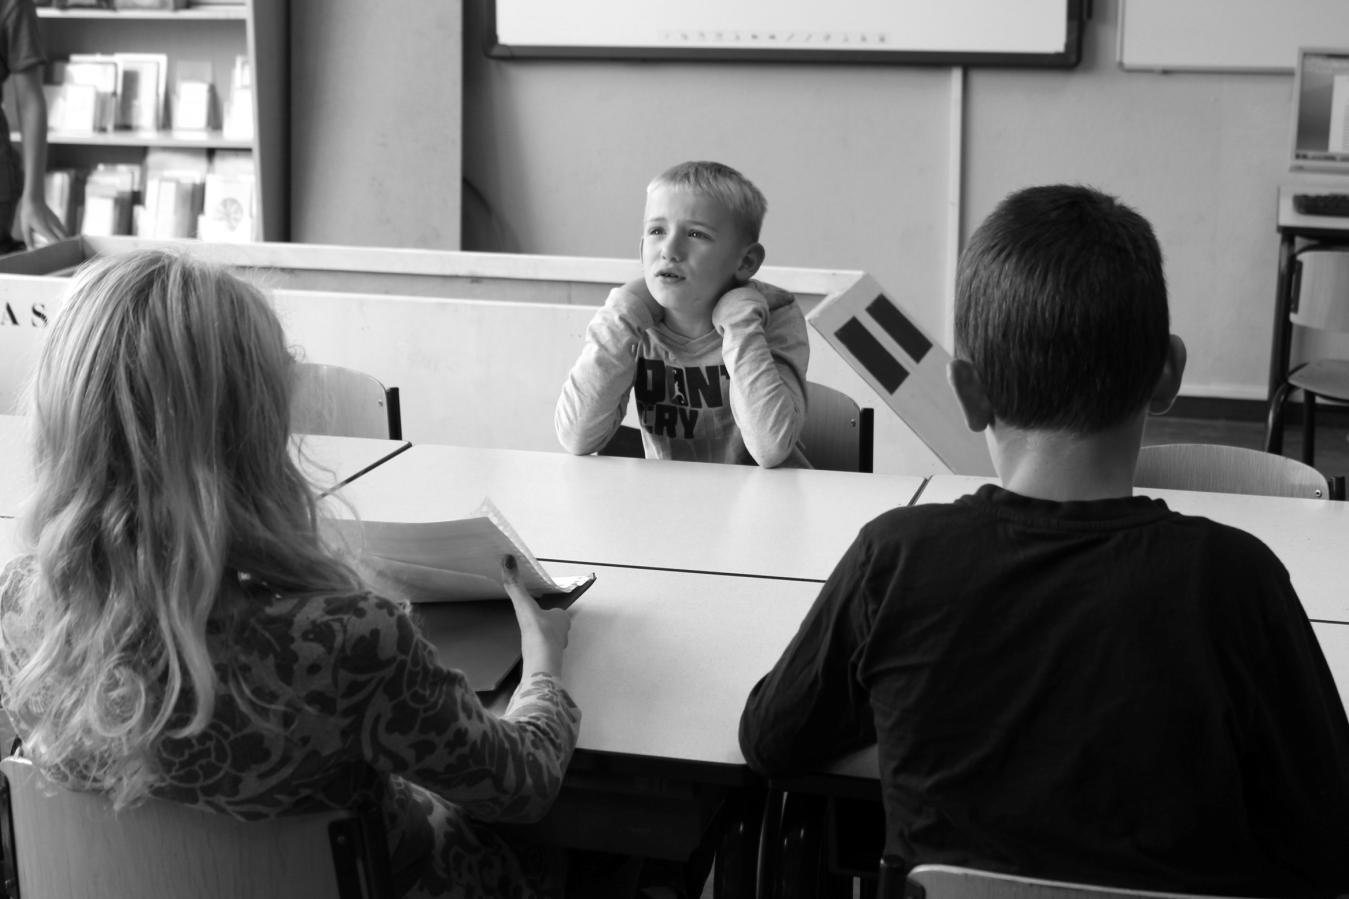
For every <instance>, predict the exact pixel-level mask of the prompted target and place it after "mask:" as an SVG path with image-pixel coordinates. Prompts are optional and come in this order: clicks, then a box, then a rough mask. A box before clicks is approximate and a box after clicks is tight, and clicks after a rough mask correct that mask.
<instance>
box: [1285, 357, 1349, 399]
mask: <svg viewBox="0 0 1349 899" xmlns="http://www.w3.org/2000/svg"><path fill="white" fill-rule="evenodd" d="M1288 383H1289V384H1292V385H1293V386H1294V387H1296V388H1298V389H1299V390H1305V391H1307V392H1309V393H1314V394H1316V395H1317V396H1318V397H1325V398H1327V399H1332V400H1342V401H1344V402H1349V359H1316V360H1313V361H1311V362H1308V363H1307V364H1306V365H1303V366H1301V367H1300V368H1296V369H1294V370H1293V371H1292V372H1290V373H1289V375H1288Z"/></svg>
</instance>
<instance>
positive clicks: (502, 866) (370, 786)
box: [0, 560, 581, 897]
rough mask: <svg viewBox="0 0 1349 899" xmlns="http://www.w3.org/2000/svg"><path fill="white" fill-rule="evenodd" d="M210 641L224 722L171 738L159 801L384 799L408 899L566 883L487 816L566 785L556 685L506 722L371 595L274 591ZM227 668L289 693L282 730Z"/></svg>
mask: <svg viewBox="0 0 1349 899" xmlns="http://www.w3.org/2000/svg"><path fill="white" fill-rule="evenodd" d="M30 564H31V561H30V560H19V561H18V562H17V563H16V564H14V565H11V566H9V568H8V569H7V571H6V572H5V573H4V574H0V628H5V632H6V634H7V636H11V637H12V635H13V629H12V628H9V627H7V626H6V625H8V624H10V622H9V621H8V620H7V619H8V618H9V612H10V608H11V604H12V591H13V590H14V589H15V588H16V586H17V583H18V581H19V580H20V578H18V577H15V575H18V574H19V572H20V570H21V569H24V568H26V567H27V566H28V565H30ZM208 642H209V645H210V649H211V655H212V658H214V659H216V660H217V662H216V669H217V673H218V674H219V675H220V677H221V679H222V686H221V688H220V689H219V690H218V692H217V696H216V706H215V714H214V716H213V719H212V721H211V723H210V725H208V727H207V728H206V730H205V731H203V732H202V733H200V734H197V735H195V736H192V737H189V738H184V739H170V738H165V739H164V740H163V742H162V743H161V746H160V761H161V766H162V774H163V777H164V781H163V783H162V784H161V785H159V786H158V787H156V788H155V790H154V794H155V795H156V796H157V797H160V798H164V799H170V800H173V801H175V802H181V803H184V804H186V805H192V806H197V807H200V808H205V809H210V810H213V811H217V812H223V813H225V814H228V815H231V816H234V817H237V818H244V819H253V818H265V817H272V816H275V815H279V814H284V813H287V812H304V811H312V810H317V809H321V808H346V807H352V806H354V805H358V804H360V803H362V802H365V801H373V802H376V803H378V805H379V807H380V808H381V809H382V811H383V817H384V824H385V827H386V828H387V832H388V838H389V850H390V856H391V862H392V868H393V873H394V880H395V886H396V887H397V888H398V891H399V893H400V895H405V896H452V897H479V896H481V897H507V896H509V897H529V896H535V895H539V894H541V893H549V892H552V891H553V890H554V889H555V886H556V885H555V884H551V883H549V882H548V881H549V880H550V879H551V875H550V874H549V872H548V871H547V870H546V869H547V867H548V865H547V864H546V862H545V861H544V860H543V859H541V858H539V857H538V853H533V854H531V853H529V852H518V851H516V850H515V849H514V848H513V847H512V846H510V845H509V844H508V843H507V841H506V839H505V838H504V837H503V836H502V835H500V834H498V833H496V832H495V831H494V830H493V829H492V828H491V827H488V826H484V824H483V823H482V822H528V821H533V820H537V819H538V818H540V817H541V816H542V815H543V814H544V813H545V812H546V811H547V810H548V808H549V806H550V805H551V804H552V801H553V799H554V797H555V796H556V795H557V792H558V789H559V788H560V787H561V784H562V777H563V774H564V773H565V771H566V768H567V764H568V762H569V761H570V759H571V754H572V750H573V749H574V748H575V745H576V735H577V729H578V727H579V724H580V718H581V715H580V712H579V710H578V709H577V707H576V705H575V703H573V702H572V700H571V697H569V696H568V695H567V693H566V691H565V690H564V689H563V688H562V686H561V685H560V684H559V683H558V682H557V681H556V680H554V679H553V678H552V677H551V676H549V675H544V674H535V675H534V676H532V677H531V678H529V679H528V680H526V681H523V682H522V683H521V684H520V686H519V688H518V689H517V690H516V691H515V695H514V696H513V697H512V698H511V701H510V704H509V706H508V707H507V709H506V711H505V713H504V714H503V715H501V716H500V717H498V716H496V715H494V714H493V713H491V712H489V711H487V710H486V709H484V708H483V706H482V704H481V703H480V702H479V701H478V698H477V696H476V695H475V694H474V693H473V691H472V690H471V689H470V688H469V686H468V683H467V681H466V680H465V678H464V676H463V675H462V674H461V673H459V672H458V671H454V670H452V669H448V668H445V667H443V666H442V665H441V664H440V662H439V660H438V658H437V655H436V649H435V648H434V647H433V646H432V645H431V644H430V643H428V642H427V641H426V639H425V638H424V637H422V636H421V634H420V633H419V632H418V629H417V626H416V625H415V623H414V622H413V620H412V619H411V618H410V617H409V615H408V614H407V613H406V612H405V611H403V610H402V609H401V608H400V607H399V606H397V605H396V604H394V603H392V602H389V601H388V600H384V599H380V598H378V597H373V596H369V595H358V596H337V597H325V598H319V599H312V598H306V599H287V598H282V597H273V598H272V600H271V601H270V604H268V605H266V606H264V607H263V608H261V609H260V610H259V612H258V613H257V614H255V615H251V616H250V617H249V618H248V620H247V621H245V622H243V623H242V624H241V625H239V626H237V628H236V633H235V634H234V635H232V636H231V635H228V634H226V633H225V630H224V628H223V627H220V626H219V625H218V624H215V623H213V624H212V626H210V627H209V628H208ZM8 643H9V641H8V640H7V641H6V644H8ZM9 648H10V649H11V650H13V649H15V647H9ZM20 651H21V650H20ZM224 659H229V660H230V662H229V664H222V662H221V661H220V660H224ZM231 672H232V674H233V676H234V677H235V678H237V679H239V680H240V681H242V683H243V684H245V685H246V686H247V687H248V689H249V690H250V691H251V692H252V694H253V697H254V699H255V700H257V701H259V702H260V703H262V704H265V705H272V706H273V707H276V706H283V707H285V704H286V703H287V700H289V703H288V705H289V706H290V707H289V708H285V710H284V711H282V712H281V713H280V716H279V718H280V721H281V725H282V726H281V727H279V728H278V727H269V726H267V725H264V724H259V723H258V722H257V721H256V720H255V719H254V718H252V717H250V716H248V715H246V714H245V713H244V712H243V711H242V710H241V709H240V707H239V705H238V703H236V701H235V700H234V698H233V697H232V696H231V694H230V692H229V691H228V689H227V688H226V687H225V686H224V684H223V681H224V680H225V679H226V678H227V677H229V676H230V675H231ZM283 685H285V686H283ZM295 700H298V703H297V702H296V701H295ZM14 723H15V728H16V730H17V731H18V733H19V735H20V736H22V735H23V734H24V732H25V727H24V723H23V721H22V720H18V721H15V722H14Z"/></svg>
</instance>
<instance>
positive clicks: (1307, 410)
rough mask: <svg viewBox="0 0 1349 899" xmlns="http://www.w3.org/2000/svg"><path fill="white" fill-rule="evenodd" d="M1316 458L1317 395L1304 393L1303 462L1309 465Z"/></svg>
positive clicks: (1308, 392)
mask: <svg viewBox="0 0 1349 899" xmlns="http://www.w3.org/2000/svg"><path fill="white" fill-rule="evenodd" d="M1315 456H1316V394H1314V393H1312V392H1311V391H1308V390H1304V391H1302V461H1303V462H1306V463H1307V464H1308V465H1311V464H1312V459H1313V458H1315Z"/></svg>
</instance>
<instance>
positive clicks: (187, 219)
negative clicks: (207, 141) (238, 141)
mask: <svg viewBox="0 0 1349 899" xmlns="http://www.w3.org/2000/svg"><path fill="white" fill-rule="evenodd" d="M209 170H210V162H209V159H208V157H207V153H206V151H205V150H197V149H170V148H165V147H151V148H150V149H149V150H147V151H146V153H145V203H144V206H143V208H142V209H141V210H140V212H139V214H138V216H137V221H136V230H135V233H136V235H137V236H138V237H150V238H157V239H159V238H172V237H196V236H197V218H198V216H200V215H201V209H202V200H203V193H204V185H205V181H206V175H207V172H208V171H209Z"/></svg>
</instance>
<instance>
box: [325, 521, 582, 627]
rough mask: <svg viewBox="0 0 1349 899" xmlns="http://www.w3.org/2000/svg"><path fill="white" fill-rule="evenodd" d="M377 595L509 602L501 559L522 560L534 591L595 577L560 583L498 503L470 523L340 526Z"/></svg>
mask: <svg viewBox="0 0 1349 899" xmlns="http://www.w3.org/2000/svg"><path fill="white" fill-rule="evenodd" d="M330 525H331V526H332V527H333V528H335V529H336V531H337V533H338V534H339V535H340V536H341V538H342V540H343V541H344V542H345V543H346V545H347V546H348V547H349V548H350V550H351V551H352V553H353V554H355V555H356V556H357V557H358V558H359V560H360V563H359V564H360V567H361V574H362V575H363V576H364V577H365V578H366V579H367V581H368V582H369V584H370V586H371V588H372V589H374V590H375V591H376V592H380V593H386V594H388V595H392V596H401V597H406V598H407V599H409V600H411V601H412V602H468V601H472V600H482V599H505V598H506V588H505V587H503V586H502V584H501V560H502V558H503V557H504V556H507V555H512V556H514V557H515V561H516V564H517V565H518V566H519V570H520V583H521V585H522V586H523V587H524V588H525V590H527V591H528V592H529V593H531V594H533V595H535V596H541V595H543V594H547V593H568V592H570V591H571V590H574V589H575V588H577V587H579V586H580V585H582V584H584V583H585V582H586V581H588V580H590V579H591V577H593V575H583V576H580V577H570V578H554V577H553V576H552V575H550V574H549V573H548V572H547V571H546V570H545V569H544V568H543V566H542V565H540V564H539V562H538V560H537V559H535V558H534V555H533V553H531V552H530V551H529V549H528V548H527V547H526V546H525V544H524V541H523V540H521V539H520V537H519V535H518V534H516V533H515V529H514V528H512V527H511V525H510V523H509V522H507V521H506V519H505V516H503V515H502V514H501V512H500V510H499V509H497V508H496V506H494V505H493V504H492V503H491V502H490V501H488V500H484V501H483V504H482V506H481V507H480V508H479V509H478V510H477V511H476V512H475V513H474V514H473V516H471V517H469V518H459V519H455V520H453V521H429V522H413V523H408V522H397V521H366V520H360V521H355V520H351V519H337V520H332V521H331V522H330Z"/></svg>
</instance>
